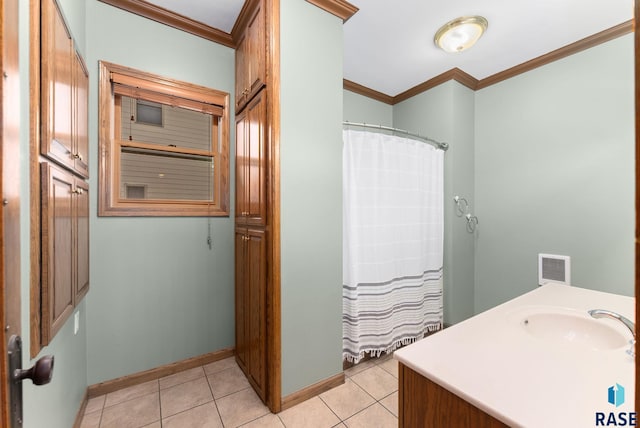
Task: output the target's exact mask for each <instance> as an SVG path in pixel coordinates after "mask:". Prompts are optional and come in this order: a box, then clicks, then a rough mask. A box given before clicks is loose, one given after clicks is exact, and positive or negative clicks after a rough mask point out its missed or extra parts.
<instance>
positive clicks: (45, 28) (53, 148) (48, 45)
mask: <svg viewBox="0 0 640 428" xmlns="http://www.w3.org/2000/svg"><path fill="white" fill-rule="evenodd" d="M41 7H42V15H41V32H42V46H41V49H42V52H41V55H42V59H41V79H42V83H41V91H42V93H41V103H42V115H41V117H42V141H41V144H40V151H41V153H42V154H43V155H47V156H48V157H50V158H51V159H53V160H55V161H56V162H59V163H60V164H62V165H65V166H67V167H69V168H73V165H74V160H73V156H72V151H73V147H72V145H73V142H72V136H71V134H72V113H71V112H72V96H73V94H72V93H73V91H72V87H73V76H72V69H71V65H72V52H73V50H72V49H73V48H72V45H73V42H72V40H71V36H70V35H69V31H68V30H67V26H66V24H65V22H64V19H63V18H62V15H61V14H60V11H59V10H58V8H57V7H56V4H55V2H54V1H53V0H43V1H42V4H41Z"/></svg>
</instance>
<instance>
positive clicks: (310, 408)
mask: <svg viewBox="0 0 640 428" xmlns="http://www.w3.org/2000/svg"><path fill="white" fill-rule="evenodd" d="M279 416H280V419H281V420H282V422H283V423H284V426H285V427H287V428H331V427H333V426H334V425H337V424H339V423H340V419H338V417H337V416H336V415H335V414H334V413H333V412H332V411H331V409H329V407H328V406H327V405H326V404H325V403H324V402H323V401H322V400H321V399H320V398H319V397H313V398H311V399H309V400H307V401H304V402H302V403H300V404H298V405H296V406H294V407H292V408H290V409H287V410H285V411H284V412H280V414H279Z"/></svg>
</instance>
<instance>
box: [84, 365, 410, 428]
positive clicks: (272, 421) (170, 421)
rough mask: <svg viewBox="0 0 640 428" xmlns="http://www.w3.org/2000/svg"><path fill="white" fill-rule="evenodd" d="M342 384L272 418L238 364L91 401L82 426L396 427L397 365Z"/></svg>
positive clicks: (357, 371)
mask: <svg viewBox="0 0 640 428" xmlns="http://www.w3.org/2000/svg"><path fill="white" fill-rule="evenodd" d="M345 375H346V377H345V383H344V384H343V385H341V386H339V387H337V388H334V389H332V390H330V391H327V392H325V393H323V394H320V395H319V396H317V397H314V398H311V399H309V400H307V401H305V402H303V403H300V404H298V405H297V406H295V407H292V408H290V409H287V410H284V411H282V412H280V413H279V414H277V415H275V414H272V413H270V412H269V409H268V408H267V407H265V406H264V405H263V404H262V402H261V401H260V399H259V398H258V396H257V395H256V394H255V392H254V391H253V389H252V388H251V387H250V386H249V382H248V381H247V379H246V378H245V377H244V375H243V373H242V371H241V370H240V368H239V367H238V365H237V364H236V363H235V360H234V359H233V358H228V359H225V360H221V361H216V362H215V363H211V364H207V365H205V366H202V367H197V368H194V369H191V370H186V371H183V372H180V373H176V374H174V375H171V376H167V377H163V378H160V379H158V380H154V381H150V382H146V383H143V384H140V385H135V386H132V387H129V388H125V389H122V390H119V391H115V392H112V393H109V394H106V395H103V396H100V397H95V398H92V399H90V400H89V402H88V403H87V407H86V410H85V414H84V417H83V419H82V425H81V428H109V427H113V428H219V427H225V428H227V427H231V428H235V427H243V428H245V427H246V428H256V427H265V428H272V427H273V428H282V427H286V428H297V427H300V428H325V427H327V428H330V427H376V428H387V427H397V426H398V417H397V415H398V363H397V362H396V361H395V360H393V359H392V358H391V356H390V355H387V356H385V357H381V358H379V359H372V360H369V361H365V362H363V363H360V364H358V365H356V366H354V367H352V368H350V369H348V370H345Z"/></svg>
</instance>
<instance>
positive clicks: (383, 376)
mask: <svg viewBox="0 0 640 428" xmlns="http://www.w3.org/2000/svg"><path fill="white" fill-rule="evenodd" d="M351 380H353V381H354V382H355V383H357V384H358V385H359V386H360V387H361V388H362V389H364V390H365V391H366V392H367V393H369V394H370V395H371V396H373V398H375V399H376V400H380V399H381V398H384V397H386V396H387V395H389V394H391V393H392V392H394V391H397V390H398V379H396V378H395V377H393V376H392V375H391V374H389V373H388V372H386V371H385V370H383V369H381V368H380V367H378V366H374V367H371V368H369V369H367V370H365V371H363V372H360V373H358V374H357V375H355V376H352V377H351Z"/></svg>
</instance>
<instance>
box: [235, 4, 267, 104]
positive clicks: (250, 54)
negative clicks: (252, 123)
mask: <svg viewBox="0 0 640 428" xmlns="http://www.w3.org/2000/svg"><path fill="white" fill-rule="evenodd" d="M265 34H266V33H265V15H264V8H263V5H262V2H258V3H257V7H256V9H255V10H254V11H253V14H252V15H251V18H250V19H249V21H248V24H247V27H246V28H245V29H244V31H243V32H242V35H241V36H240V39H239V40H238V45H237V48H236V111H240V110H242V108H243V107H244V106H245V104H246V103H247V101H249V100H250V99H252V98H253V96H254V95H255V94H257V93H258V92H259V91H260V90H261V89H262V87H263V86H264V85H265V82H266V78H265V77H266V56H267V42H266V36H265Z"/></svg>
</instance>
